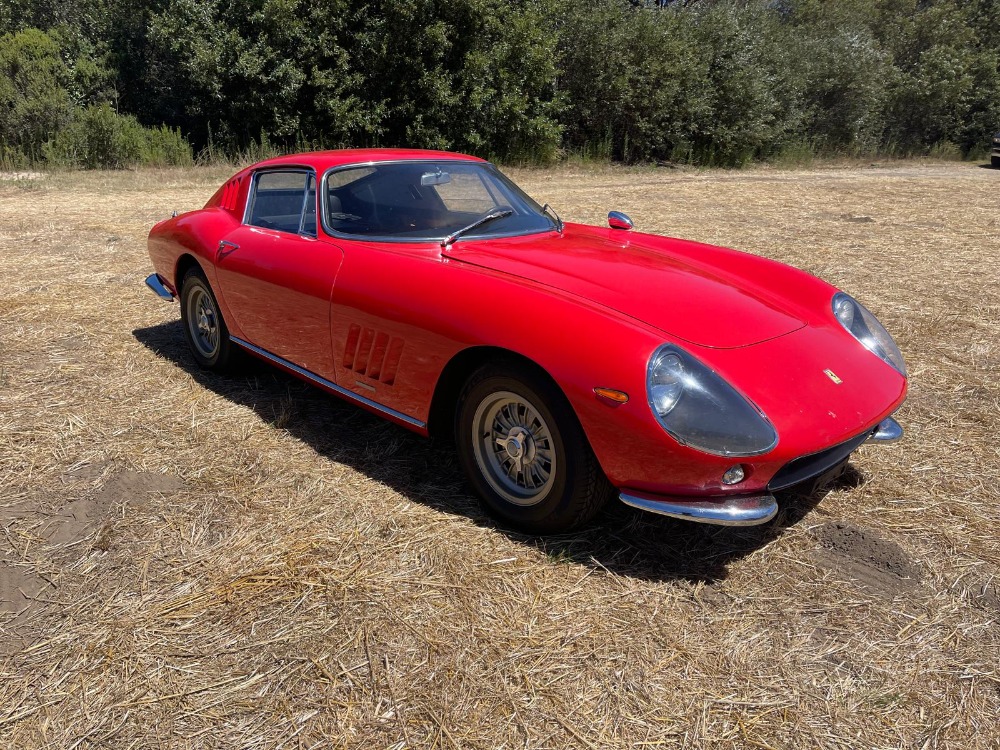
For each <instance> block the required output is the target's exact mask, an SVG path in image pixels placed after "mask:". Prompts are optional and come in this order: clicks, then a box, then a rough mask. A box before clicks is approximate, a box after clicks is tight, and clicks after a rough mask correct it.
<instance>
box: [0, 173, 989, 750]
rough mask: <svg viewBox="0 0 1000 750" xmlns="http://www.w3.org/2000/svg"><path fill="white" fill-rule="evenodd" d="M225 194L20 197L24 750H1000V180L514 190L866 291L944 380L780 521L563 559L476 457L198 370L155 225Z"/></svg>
mask: <svg viewBox="0 0 1000 750" xmlns="http://www.w3.org/2000/svg"><path fill="white" fill-rule="evenodd" d="M226 176H227V175H225V174H223V173H221V172H219V171H217V170H215V171H213V170H211V169H199V170H188V171H142V172H138V173H117V174H105V173H83V174H74V173H65V174H54V175H48V176H45V175H43V176H37V175H35V176H32V175H27V176H20V177H17V178H15V176H13V175H5V176H4V177H5V179H3V180H0V529H2V532H3V533H2V536H0V595H2V596H0V599H2V601H0V747H3V748H43V747H44V748H158V747H170V748H254V749H255V748H265V747H268V748H270V747H284V748H314V747H317V748H341V747H343V748H399V749H401V748H483V749H485V750H495V749H498V748H511V749H513V748H563V747H573V748H591V749H593V748H655V747H691V748H700V747H710V748H813V747H818V748H851V749H854V748H934V747H951V748H963V749H965V748H970V749H971V748H989V747H992V748H996V747H998V746H1000V721H998V719H997V717H998V716H1000V674H998V657H1000V627H998V622H997V620H998V618H1000V536H998V528H1000V490H998V480H1000V455H998V447H997V446H998V440H997V435H998V432H1000V378H998V374H1000V335H998V334H1000V243H998V240H997V235H998V233H1000V214H998V212H997V199H996V196H997V185H998V182H1000V172H994V171H991V170H988V169H983V168H979V167H978V166H975V165H967V164H917V163H908V164H902V165H889V166H883V167H865V168H858V167H851V168H839V169H835V168H830V169H823V170H816V171H799V172H780V171H774V170H768V169H758V170H751V171H746V172H695V171H684V170H669V169H658V170H656V169H646V170H624V169H613V168H605V169H595V170H592V171H587V170H585V169H583V168H577V169H562V170H554V171H524V172H516V173H515V177H516V178H517V179H518V180H519V181H520V182H521V183H522V184H523V185H524V186H525V187H526V188H527V189H528V190H529V192H531V193H532V194H533V195H535V196H536V197H537V198H540V199H543V200H546V201H548V202H550V203H552V204H553V205H554V206H556V207H557V209H558V210H559V211H560V212H561V214H562V215H563V216H564V217H565V218H569V219H573V220H584V221H590V222H600V221H602V217H603V216H604V214H605V212H606V211H607V210H608V209H609V208H616V209H622V210H625V211H628V212H629V213H631V214H632V217H633V218H634V219H635V220H636V224H637V226H638V227H639V228H641V229H644V230H647V231H652V232H659V233H669V234H673V235H678V236H684V237H690V238H694V239H699V240H704V241H708V242H713V243H718V244H724V245H729V246H736V247H741V248H743V249H746V250H748V251H750V252H754V253H759V254H762V255H766V256H770V257H773V258H777V259H780V260H783V261H787V262H790V263H793V264H795V265H798V266H801V267H804V268H806V269H808V270H810V271H812V272H813V273H816V274H819V275H821V276H823V277H824V278H826V279H828V280H830V281H831V282H833V283H835V284H837V285H838V286H840V287H842V288H844V289H847V290H849V291H851V292H853V293H854V294H855V295H856V296H858V297H859V298H860V299H861V300H863V301H864V302H865V303H867V304H868V305H869V307H871V308H872V309H873V310H874V311H875V312H876V314H878V315H879V316H880V317H881V318H882V320H883V321H884V322H885V323H886V325H887V326H888V328H889V329H890V330H891V331H893V332H894V333H895V334H896V336H897V339H898V340H899V342H900V345H901V347H902V349H903V351H904V353H905V354H906V357H907V360H908V364H909V367H910V373H911V384H912V385H911V392H910V398H909V400H908V401H907V403H906V405H905V406H904V407H903V409H902V411H901V415H900V421H901V422H902V423H903V425H904V426H905V427H906V429H907V437H906V439H905V441H904V442H903V443H901V444H899V445H897V446H891V447H866V448H864V449H862V450H861V451H860V452H859V453H858V454H857V456H856V458H855V460H854V461H853V467H854V469H853V471H851V472H849V474H848V475H847V477H846V479H843V480H840V482H839V483H838V484H837V485H836V486H834V487H831V488H828V489H827V490H826V491H824V492H823V493H821V495H820V496H811V497H794V496H793V497H786V498H783V510H782V513H781V515H780V516H779V520H778V522H777V523H776V524H774V525H772V526H769V527H766V528H757V529H750V530H727V529H718V528H712V527H699V526H693V525H685V524H682V523H679V522H672V521H670V520H667V519H661V518H657V517H653V516H649V515H640V514H638V513H635V512H632V511H630V510H628V509H626V508H624V507H614V508H612V509H610V511H609V512H608V513H607V514H606V515H605V516H604V517H602V518H601V519H600V520H599V522H598V523H597V524H596V525H595V526H593V527H592V528H589V529H587V530H585V531H582V532H580V533H578V534H575V535H572V536H561V537H552V538H547V539H533V538H527V537H523V536H519V535H516V534H512V533H508V532H506V531H504V530H502V529H499V528H497V527H496V526H494V525H493V524H492V523H491V522H490V521H489V520H488V519H487V518H486V517H484V516H483V514H482V513H481V512H480V510H479V509H478V506H477V505H476V503H475V502H474V500H473V499H472V498H471V497H470V495H469V493H468V491H467V490H466V489H465V487H464V486H463V483H462V481H461V479H460V477H459V471H458V467H457V464H456V462H455V460H454V459H453V458H452V454H451V451H450V450H449V448H448V447H447V446H442V445H435V444H431V443H429V442H425V441H423V440H421V439H419V438H417V437H415V436H413V435H411V434H409V433H407V432H405V431H403V430H402V429H399V428H397V427H393V426H390V425H388V424H385V423H383V422H381V421H379V420H378V419H376V418H374V417H372V416H369V415H368V414H366V413H364V412H361V411H359V410H358V409H356V408H354V407H351V406H348V405H345V404H343V403H341V402H339V401H336V400H334V399H333V398H331V397H327V396H325V395H323V394H321V393H320V392H318V391H316V390H313V389H312V388H310V387H308V386H306V385H303V384H301V383H300V382H298V381H296V380H293V379H291V378H289V377H286V376H284V375H281V374H277V373H275V372H274V371H272V370H269V369H267V368H266V367H255V368H252V369H249V370H248V371H247V372H246V374H245V375H244V376H241V377H233V378H228V379H227V378H220V377H216V376H211V375H207V374H204V373H202V372H199V371H198V370H197V369H196V368H195V367H194V366H193V363H192V360H191V358H190V356H189V355H188V353H187V350H186V347H185V344H184V342H183V340H182V337H181V329H180V326H179V324H178V322H177V316H178V311H177V306H176V305H168V304H165V303H163V302H161V301H160V300H158V299H156V298H155V297H154V296H153V295H152V294H150V293H149V292H148V291H147V290H146V289H145V287H144V286H143V283H142V279H143V278H144V276H145V275H146V274H147V273H149V264H148V260H147V258H146V253H145V236H146V232H147V231H148V229H149V227H150V226H151V225H152V224H153V223H154V222H155V221H157V220H159V219H161V218H163V217H165V216H167V215H168V214H169V212H170V211H171V209H179V210H186V209H190V208H195V207H197V206H199V205H201V204H202V203H203V202H204V200H205V199H206V198H207V197H208V196H209V195H210V194H211V193H212V191H213V190H214V189H215V187H216V186H217V185H218V184H219V183H220V182H221V181H222V180H223V179H224V178H225V177H226Z"/></svg>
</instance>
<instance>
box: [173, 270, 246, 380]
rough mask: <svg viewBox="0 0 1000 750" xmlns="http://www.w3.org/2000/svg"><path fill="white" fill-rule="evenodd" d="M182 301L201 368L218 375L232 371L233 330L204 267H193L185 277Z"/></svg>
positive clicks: (186, 329)
mask: <svg viewBox="0 0 1000 750" xmlns="http://www.w3.org/2000/svg"><path fill="white" fill-rule="evenodd" d="M180 301H181V322H182V323H183V325H184V337H185V338H186V339H187V342H188V346H190V347H191V353H192V354H193V355H194V359H195V361H196V362H197V363H198V366H199V367H203V368H205V369H206V370H214V371H216V372H226V371H227V370H229V368H230V366H231V365H232V362H233V355H234V352H233V344H232V342H231V341H230V340H229V329H228V328H227V327H226V321H225V320H224V319H223V317H222V313H221V312H220V311H219V302H218V300H216V299H215V294H214V293H213V292H212V287H211V286H210V285H209V283H208V280H207V279H206V278H205V275H204V274H203V273H202V272H201V269H200V268H191V269H189V270H188V272H187V273H185V274H184V278H183V279H182V280H181V295H180Z"/></svg>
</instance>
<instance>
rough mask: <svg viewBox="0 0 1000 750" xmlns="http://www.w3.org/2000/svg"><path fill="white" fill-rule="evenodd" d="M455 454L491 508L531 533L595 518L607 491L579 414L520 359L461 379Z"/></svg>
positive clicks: (543, 531)
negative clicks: (581, 425)
mask: <svg viewBox="0 0 1000 750" xmlns="http://www.w3.org/2000/svg"><path fill="white" fill-rule="evenodd" d="M459 404H460V405H459V408H458V413H457V415H456V425H455V434H456V437H457V442H458V452H459V459H460V461H461V463H462V468H463V469H464V470H465V473H466V476H467V477H468V479H469V482H470V483H471V484H472V486H473V488H474V489H475V491H476V494H478V495H479V497H480V500H481V501H482V503H483V506H484V508H485V509H486V511H487V512H489V513H490V514H491V515H493V516H495V517H497V518H499V519H500V520H501V521H503V522H506V523H508V524H510V525H512V526H516V527H518V528H520V529H523V530H525V531H529V532H532V533H545V532H558V531H566V530H569V529H572V528H574V527H577V526H580V525H582V524H584V523H586V522H587V521H589V520H590V519H591V518H593V517H594V516H595V515H596V514H597V513H598V512H599V511H600V510H601V507H602V506H603V505H604V503H605V502H606V501H607V498H608V496H609V494H610V489H611V488H610V486H609V485H608V482H607V479H605V477H604V474H603V472H602V471H601V468H600V466H599V465H598V463H597V459H596V458H595V457H594V454H593V451H592V450H591V449H590V445H589V444H588V443H587V439H586V437H585V436H584V434H583V430H582V429H581V427H580V425H579V423H578V422H577V419H576V415H575V414H574V413H573V411H572V408H571V407H570V405H569V404H568V403H567V402H566V399H565V397H564V396H563V395H562V393H561V392H559V390H558V389H557V388H556V387H555V386H554V385H552V384H551V383H549V382H548V381H547V380H546V379H544V378H542V377H541V376H539V375H537V374H536V373H535V372H533V371H532V370H530V369H529V368H527V367H523V366H513V365H512V366H509V367H506V368H503V369H499V368H495V367H489V366H487V367H484V368H482V369H480V370H479V371H477V372H476V373H475V374H474V375H473V376H472V377H471V378H470V379H469V381H468V382H467V383H466V385H465V388H464V389H463V391H462V395H461V397H460V401H459Z"/></svg>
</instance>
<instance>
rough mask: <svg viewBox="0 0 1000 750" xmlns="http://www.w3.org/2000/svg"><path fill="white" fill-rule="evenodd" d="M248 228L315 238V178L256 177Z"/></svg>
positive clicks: (289, 173)
mask: <svg viewBox="0 0 1000 750" xmlns="http://www.w3.org/2000/svg"><path fill="white" fill-rule="evenodd" d="M246 223H247V224H252V225H253V226H255V227H261V228H263V229H276V230H278V231H279V232H291V233H293V234H310V235H315V234H316V178H315V177H314V176H313V174H312V173H310V172H301V171H268V172H262V173H260V174H258V175H257V179H256V180H255V181H254V191H253V195H252V196H251V197H250V210H249V211H248V213H247V220H246Z"/></svg>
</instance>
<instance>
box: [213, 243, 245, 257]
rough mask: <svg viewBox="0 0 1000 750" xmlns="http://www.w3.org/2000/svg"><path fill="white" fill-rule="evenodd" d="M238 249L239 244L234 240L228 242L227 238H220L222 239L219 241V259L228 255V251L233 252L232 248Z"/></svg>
mask: <svg viewBox="0 0 1000 750" xmlns="http://www.w3.org/2000/svg"><path fill="white" fill-rule="evenodd" d="M239 249H240V246H239V245H237V244H236V243H235V242H230V241H229V240H222V241H220V242H219V253H218V258H219V260H222V259H223V258H225V257H226V256H227V255H229V253H231V252H233V251H234V250H239Z"/></svg>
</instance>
